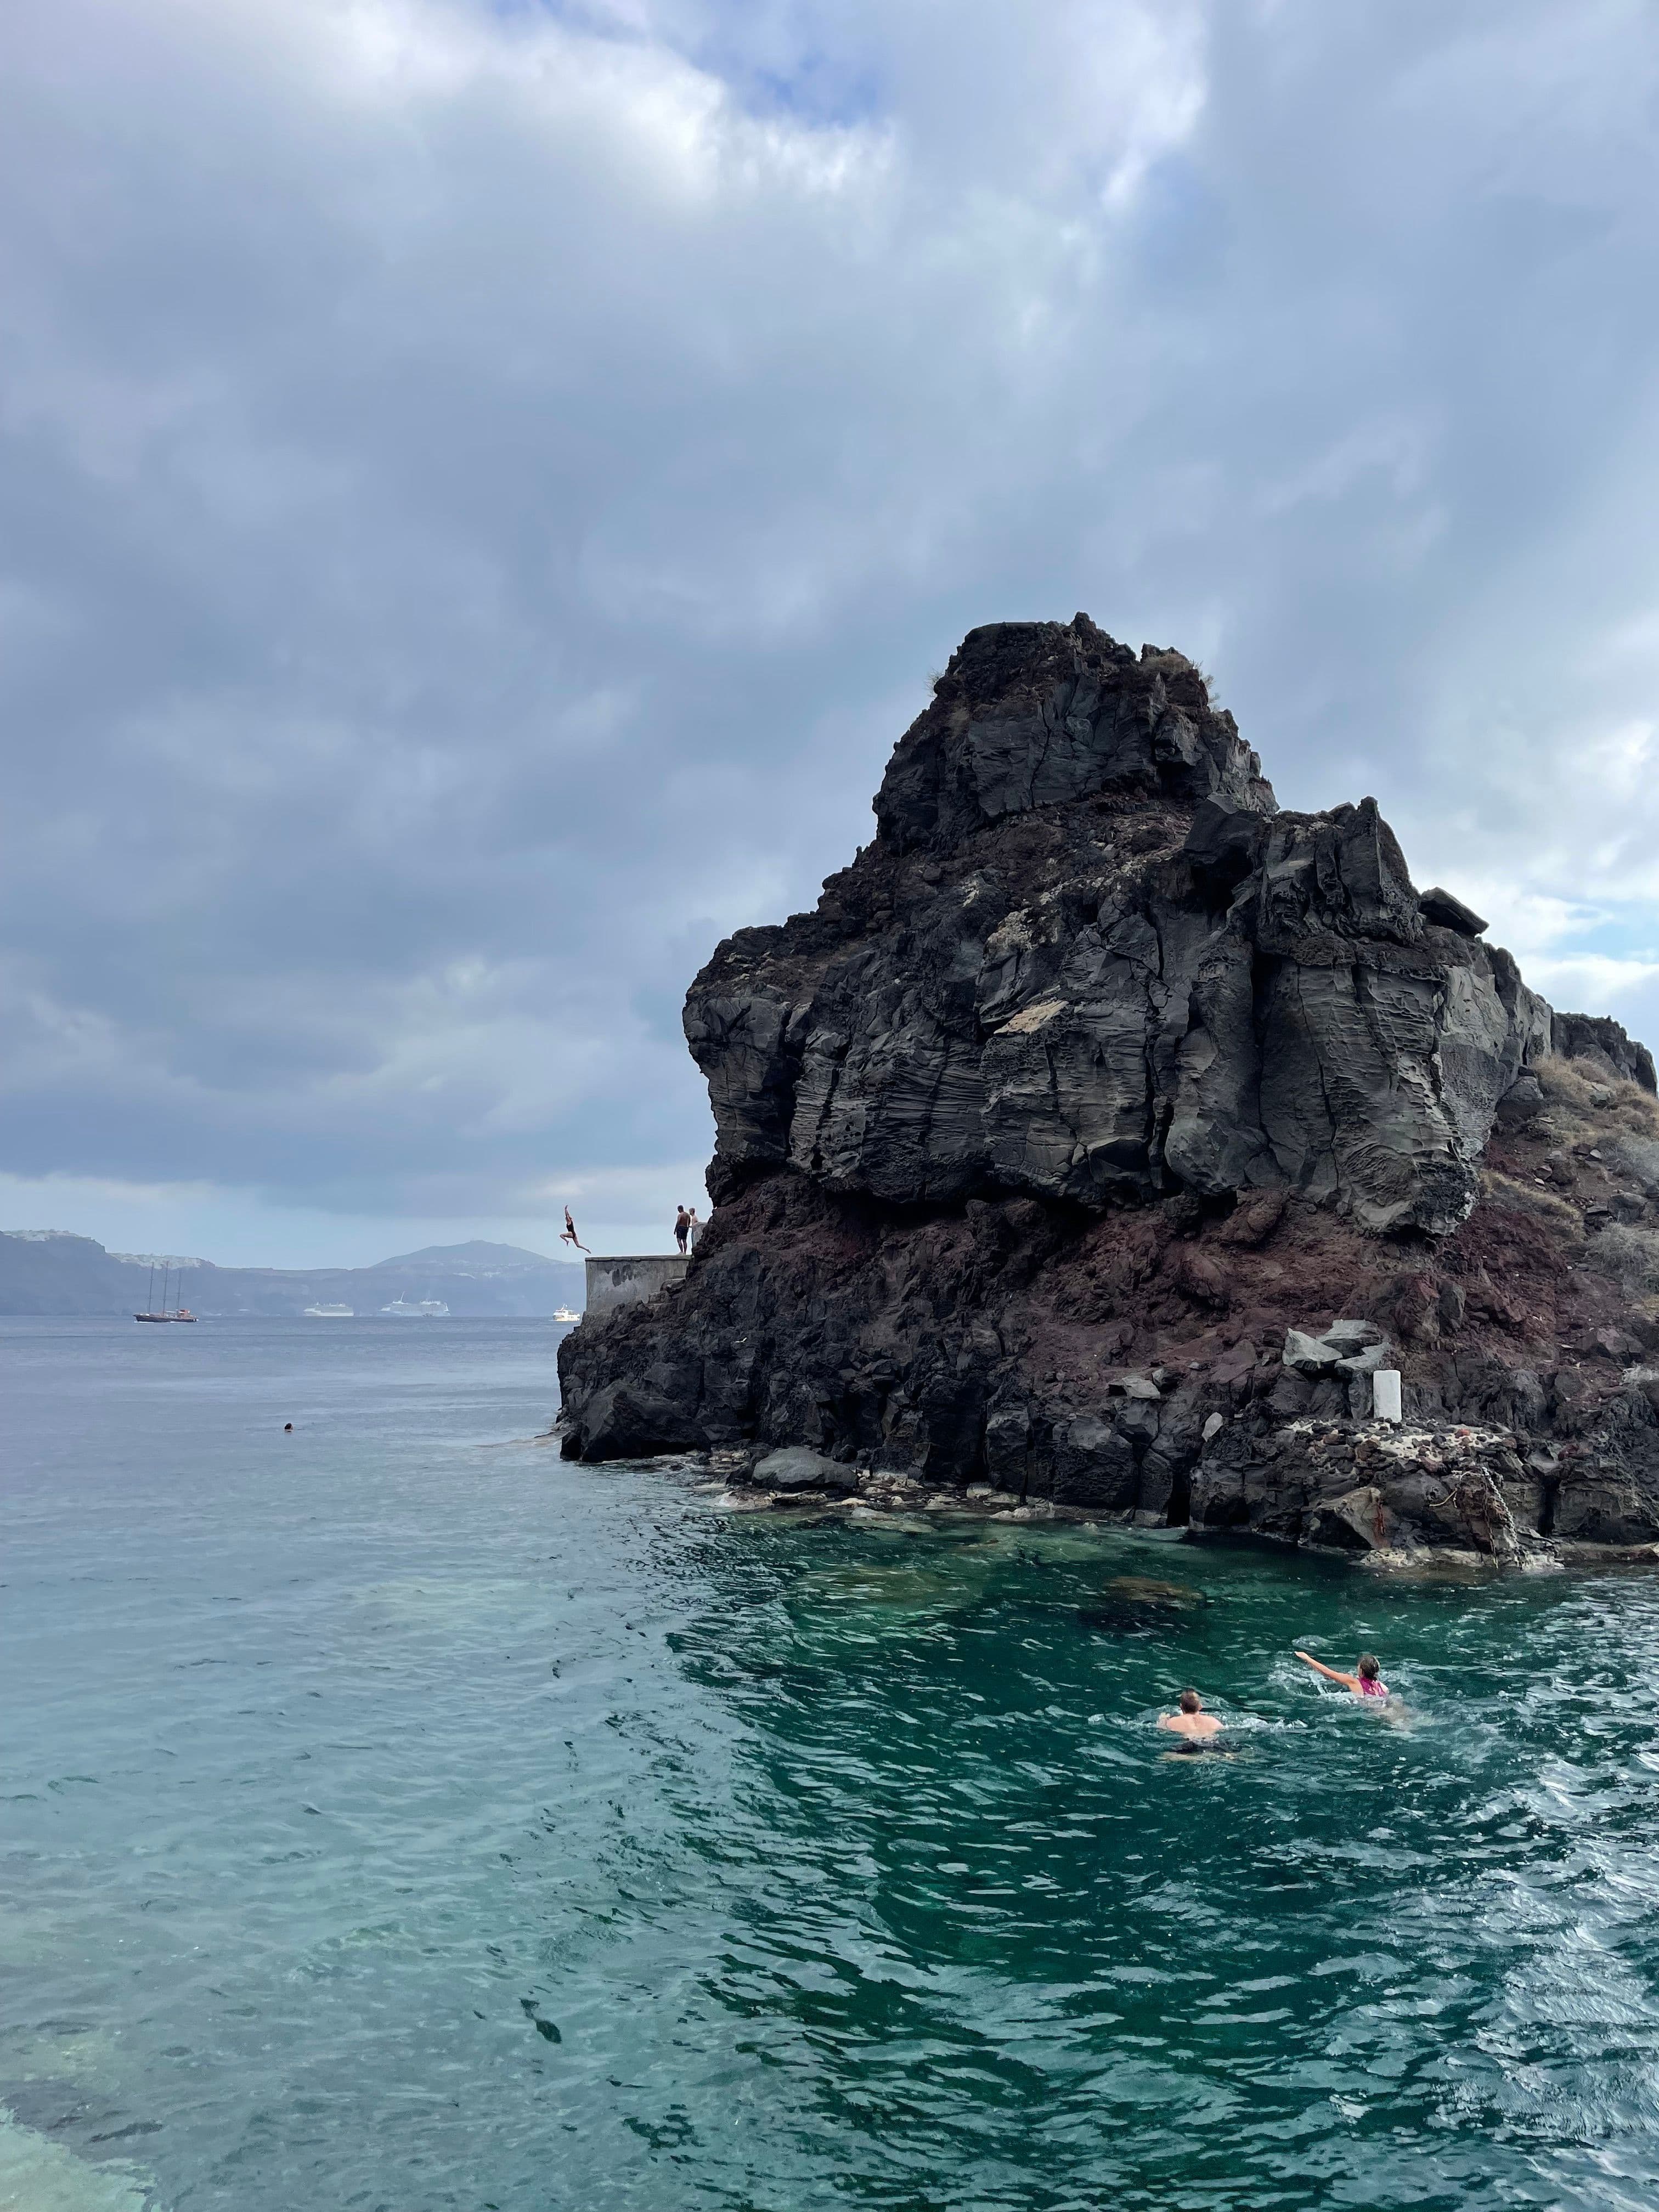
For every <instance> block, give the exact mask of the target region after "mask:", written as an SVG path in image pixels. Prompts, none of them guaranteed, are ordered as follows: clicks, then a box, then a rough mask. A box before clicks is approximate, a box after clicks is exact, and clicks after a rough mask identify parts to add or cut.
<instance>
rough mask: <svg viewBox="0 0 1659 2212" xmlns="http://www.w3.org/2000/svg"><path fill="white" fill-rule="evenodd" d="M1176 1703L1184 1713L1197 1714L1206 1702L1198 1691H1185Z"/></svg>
mask: <svg viewBox="0 0 1659 2212" xmlns="http://www.w3.org/2000/svg"><path fill="white" fill-rule="evenodd" d="M1203 1703H1204V1700H1203V1699H1202V1698H1200V1696H1199V1694H1198V1692H1197V1691H1196V1690H1183V1691H1182V1693H1181V1695H1180V1697H1179V1698H1177V1699H1176V1704H1177V1705H1179V1706H1180V1707H1181V1710H1182V1712H1183V1713H1195V1712H1197V1711H1199V1709H1200V1706H1201V1705H1203Z"/></svg>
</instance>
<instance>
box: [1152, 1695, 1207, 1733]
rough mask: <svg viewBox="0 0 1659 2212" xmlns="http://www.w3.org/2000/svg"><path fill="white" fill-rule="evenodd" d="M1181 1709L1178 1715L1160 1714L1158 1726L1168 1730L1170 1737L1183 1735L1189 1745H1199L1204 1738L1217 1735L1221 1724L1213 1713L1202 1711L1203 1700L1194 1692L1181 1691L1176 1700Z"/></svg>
mask: <svg viewBox="0 0 1659 2212" xmlns="http://www.w3.org/2000/svg"><path fill="white" fill-rule="evenodd" d="M1176 1704H1177V1705H1179V1706H1180V1707H1181V1711H1179V1712H1178V1713H1160V1714H1159V1715H1158V1726H1159V1727H1160V1728H1161V1729H1169V1731H1170V1735H1184V1736H1185V1737H1186V1738H1187V1740H1188V1742H1189V1743H1201V1742H1203V1741H1204V1739H1205V1738H1206V1736H1212V1735H1220V1733H1221V1728H1222V1723H1220V1722H1219V1721H1218V1719H1217V1718H1216V1717H1215V1715H1214V1714H1213V1713H1206V1711H1205V1710H1204V1700H1203V1699H1202V1698H1200V1696H1199V1694H1198V1692H1197V1691H1196V1690H1183V1691H1182V1693H1181V1695H1180V1697H1179V1698H1178V1699H1176Z"/></svg>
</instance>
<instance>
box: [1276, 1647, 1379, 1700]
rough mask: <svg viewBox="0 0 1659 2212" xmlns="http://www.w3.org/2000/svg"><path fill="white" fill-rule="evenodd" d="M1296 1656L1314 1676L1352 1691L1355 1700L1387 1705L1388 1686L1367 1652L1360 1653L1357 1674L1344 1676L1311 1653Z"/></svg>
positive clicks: (1301, 1653) (1340, 1671) (1336, 1668)
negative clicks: (1373, 1699) (1322, 1676)
mask: <svg viewBox="0 0 1659 2212" xmlns="http://www.w3.org/2000/svg"><path fill="white" fill-rule="evenodd" d="M1296 1656H1297V1658H1298V1659H1305V1660H1306V1661H1307V1662H1308V1664H1309V1666H1310V1667H1311V1668H1313V1669H1314V1671H1315V1673H1316V1674H1325V1675H1328V1676H1329V1678H1330V1680H1332V1681H1333V1682H1340V1683H1341V1685H1342V1686H1343V1688H1344V1689H1345V1690H1350V1691H1352V1693H1353V1695H1354V1696H1355V1697H1356V1698H1375V1699H1377V1701H1378V1703H1379V1704H1382V1705H1386V1704H1387V1703H1388V1699H1389V1686H1388V1684H1387V1683H1386V1682H1385V1681H1384V1680H1383V1669H1382V1668H1380V1667H1379V1666H1378V1665H1377V1663H1376V1660H1375V1658H1373V1656H1371V1654H1370V1652H1369V1651H1362V1652H1361V1653H1360V1655H1359V1668H1358V1673H1357V1674H1344V1673H1343V1672H1342V1669H1341V1668H1340V1667H1328V1666H1327V1665H1326V1664H1325V1662H1324V1661H1323V1660H1322V1659H1316V1658H1315V1657H1314V1656H1313V1653H1312V1652H1311V1651H1298V1652H1297V1655H1296Z"/></svg>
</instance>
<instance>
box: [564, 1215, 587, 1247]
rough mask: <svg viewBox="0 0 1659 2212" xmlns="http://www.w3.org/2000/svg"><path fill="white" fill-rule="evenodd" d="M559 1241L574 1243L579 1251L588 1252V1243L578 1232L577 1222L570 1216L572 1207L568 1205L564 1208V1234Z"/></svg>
mask: <svg viewBox="0 0 1659 2212" xmlns="http://www.w3.org/2000/svg"><path fill="white" fill-rule="evenodd" d="M559 1242H560V1243H561V1244H574V1246H575V1248H576V1249H577V1250H578V1251H579V1252H586V1249H587V1247H586V1244H584V1243H582V1240H581V1238H580V1237H578V1236H577V1234H576V1225H575V1223H574V1221H573V1220H572V1219H571V1218H570V1208H569V1207H568V1206H566V1208H565V1210H564V1234H563V1236H562V1237H560V1239H559Z"/></svg>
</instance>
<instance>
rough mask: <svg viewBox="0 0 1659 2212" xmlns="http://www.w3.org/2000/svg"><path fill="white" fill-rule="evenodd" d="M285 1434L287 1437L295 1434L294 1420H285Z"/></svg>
mask: <svg viewBox="0 0 1659 2212" xmlns="http://www.w3.org/2000/svg"><path fill="white" fill-rule="evenodd" d="M293 1434H294V1424H293V1422H292V1421H284V1422H283V1435H284V1436H285V1437H291V1436H292V1435H293Z"/></svg>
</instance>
